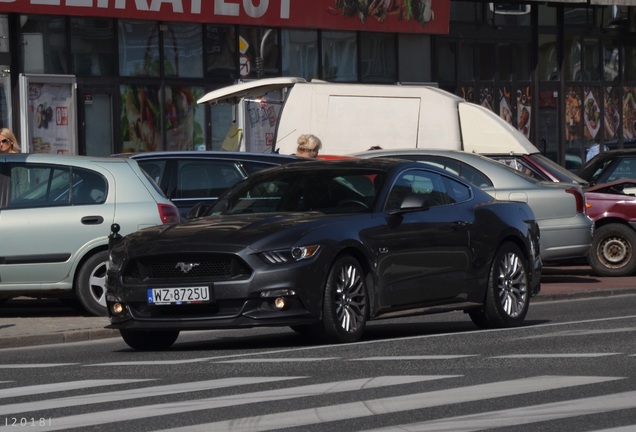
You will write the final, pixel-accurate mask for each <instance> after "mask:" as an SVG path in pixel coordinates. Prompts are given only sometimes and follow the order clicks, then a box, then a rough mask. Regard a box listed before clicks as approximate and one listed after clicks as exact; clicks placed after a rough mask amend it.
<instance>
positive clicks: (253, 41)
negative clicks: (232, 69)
mask: <svg viewBox="0 0 636 432" xmlns="http://www.w3.org/2000/svg"><path fill="white" fill-rule="evenodd" d="M278 45H279V44H278V30H276V29H271V28H263V27H241V28H240V29H239V43H238V47H239V59H240V60H239V75H240V77H241V78H266V77H276V76H280V69H279V65H278V64H279V63H278V52H279V47H278Z"/></svg>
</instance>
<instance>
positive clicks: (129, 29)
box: [119, 20, 161, 77]
mask: <svg viewBox="0 0 636 432" xmlns="http://www.w3.org/2000/svg"><path fill="white" fill-rule="evenodd" d="M160 72H161V71H160V63H159V25H158V24H157V23H155V22H151V21H126V20H120V21H119V74H120V75H122V76H153V77H158V76H159V74H160Z"/></svg>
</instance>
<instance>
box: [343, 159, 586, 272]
mask: <svg viewBox="0 0 636 432" xmlns="http://www.w3.org/2000/svg"><path fill="white" fill-rule="evenodd" d="M354 156H356V157H361V158H372V157H397V158H400V159H409V160H413V161H418V162H425V163H429V164H432V165H435V166H438V167H442V168H444V169H446V170H448V171H450V172H452V173H454V174H457V175H459V176H460V177H463V178H465V179H466V180H468V181H470V182H471V183H473V184H475V185H476V186H478V187H479V188H481V189H482V190H484V191H485V192H488V193H489V194H490V195H491V196H493V197H494V198H497V199H499V200H502V201H523V202H526V203H528V204H529V205H530V207H531V208H532V211H533V212H534V214H535V216H536V218H537V222H538V224H539V227H540V229H541V258H542V260H543V262H544V263H552V262H558V261H562V260H566V259H572V258H583V257H585V256H586V255H587V252H588V251H589V249H590V245H591V243H592V229H593V228H592V227H593V223H592V220H591V219H590V218H589V217H588V216H587V214H586V207H585V195H584V194H583V191H582V189H581V187H580V186H579V185H576V184H572V183H555V182H542V181H537V180H535V179H533V178H531V177H529V176H527V175H524V174H523V173H521V172H519V171H517V170H515V169H512V168H510V167H508V166H505V165H504V164H502V163H500V162H497V161H495V160H493V159H490V158H487V157H484V156H480V155H478V154H475V153H469V152H462V151H453V150H423V149H404V150H372V151H366V152H362V153H356V154H355V155H354Z"/></svg>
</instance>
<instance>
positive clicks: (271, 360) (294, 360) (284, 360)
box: [214, 357, 340, 363]
mask: <svg viewBox="0 0 636 432" xmlns="http://www.w3.org/2000/svg"><path fill="white" fill-rule="evenodd" d="M324 360H340V357H312V358H305V357H297V358H256V359H236V360H221V361H216V362H214V363H303V362H317V361H324Z"/></svg>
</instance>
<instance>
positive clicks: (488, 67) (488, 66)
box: [476, 44, 495, 81]
mask: <svg viewBox="0 0 636 432" xmlns="http://www.w3.org/2000/svg"><path fill="white" fill-rule="evenodd" d="M476 48H477V55H478V59H479V67H478V69H479V70H478V71H477V72H478V76H479V79H480V80H487V81H492V80H493V78H494V76H495V54H494V51H495V49H494V46H493V45H492V44H478V45H477V47H476Z"/></svg>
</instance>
